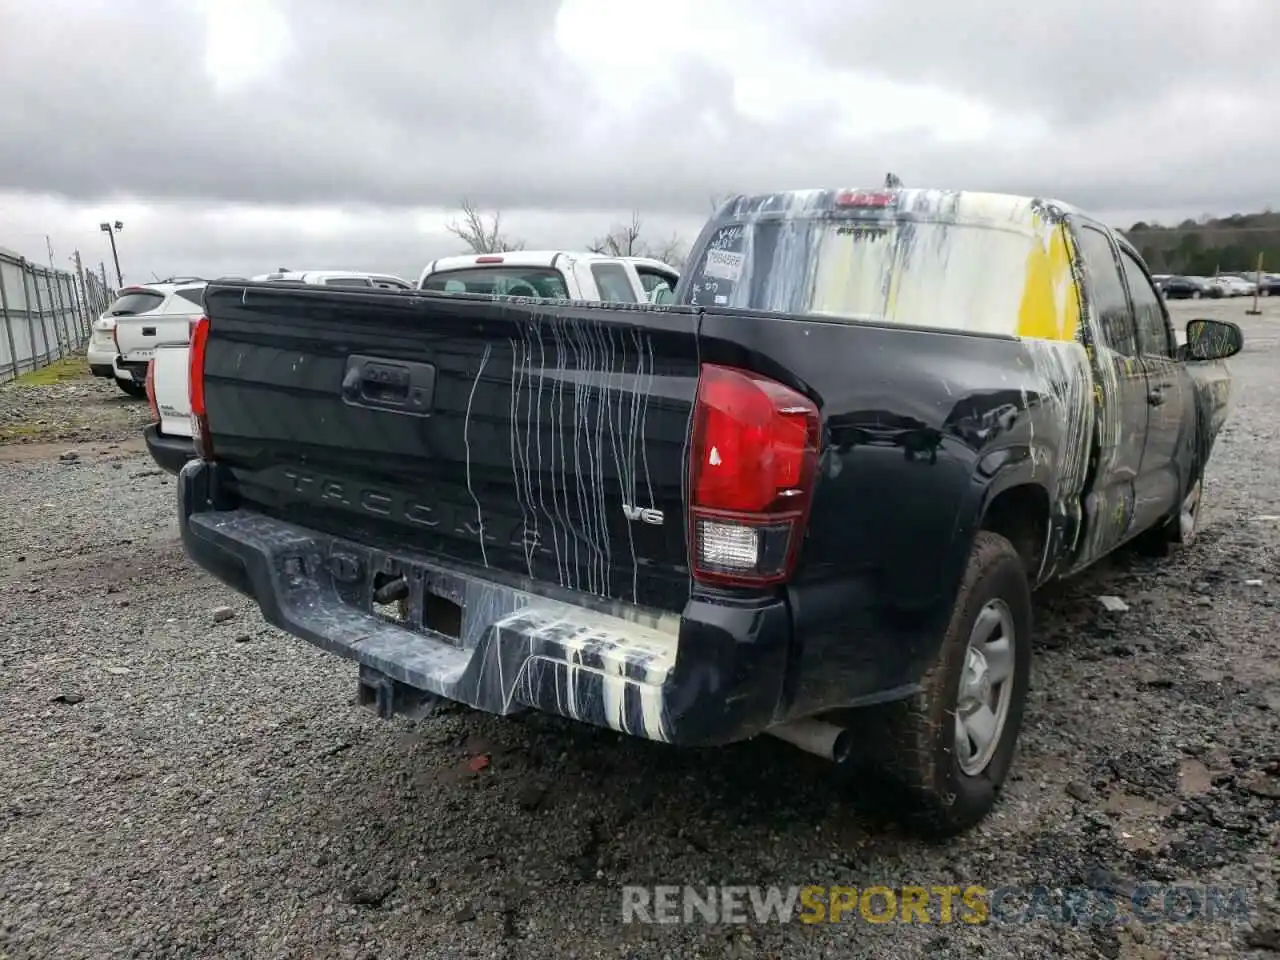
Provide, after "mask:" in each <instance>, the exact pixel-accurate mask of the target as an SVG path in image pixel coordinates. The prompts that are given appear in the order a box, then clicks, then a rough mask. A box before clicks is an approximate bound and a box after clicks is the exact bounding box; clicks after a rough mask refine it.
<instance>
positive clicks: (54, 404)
mask: <svg viewBox="0 0 1280 960" xmlns="http://www.w3.org/2000/svg"><path fill="white" fill-rule="evenodd" d="M150 419H151V414H150V410H149V408H148V406H147V402H146V401H145V400H139V399H137V398H135V397H130V396H127V395H126V394H125V393H124V391H122V390H121V389H120V388H119V387H118V386H116V384H115V383H114V382H113V381H111V380H106V379H103V378H101V377H94V376H93V375H92V374H90V372H89V365H88V363H87V362H86V361H85V359H84V358H83V357H75V358H72V359H68V360H64V361H62V362H60V363H55V364H52V365H50V366H48V367H43V368H41V369H40V370H36V371H34V372H33V373H29V374H26V375H25V376H22V377H19V378H18V379H17V380H15V381H14V382H12V383H7V384H4V385H3V386H0V450H4V449H5V448H8V447H13V446H16V445H26V444H32V445H47V444H53V443H64V444H75V443H88V442H100V441H115V440H124V439H126V438H129V437H137V436H140V435H141V433H142V428H143V427H144V426H145V425H146V424H147V422H148V421H149V420H150Z"/></svg>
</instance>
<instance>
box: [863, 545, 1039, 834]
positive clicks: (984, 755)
mask: <svg viewBox="0 0 1280 960" xmlns="http://www.w3.org/2000/svg"><path fill="white" fill-rule="evenodd" d="M1031 619H1032V618H1031V589H1030V585H1029V584H1028V581H1027V574H1026V569H1025V567H1024V565H1023V560H1022V558H1021V557H1020V556H1019V554H1018V551H1017V550H1015V549H1014V547H1013V544H1011V543H1010V542H1009V541H1008V540H1006V539H1005V538H1004V537H1002V536H999V535H998V534H995V533H991V532H989V531H985V530H984V531H980V532H979V533H978V535H977V537H976V538H975V539H974V545H973V550H972V552H971V553H970V555H969V563H968V566H967V567H966V569H965V573H964V578H963V580H962V582H961V586H960V592H959V594H958V595H957V597H956V602H955V607H954V608H953V610H952V614H951V622H950V624H949V625H948V628H947V632H946V635H945V637H944V638H943V641H942V646H941V648H940V649H939V651H938V658H937V660H936V661H935V662H934V664H933V666H932V667H930V668H929V670H928V672H927V673H926V674H925V676H924V678H923V680H922V681H921V686H922V690H921V692H920V693H919V694H917V695H916V696H915V697H913V698H911V699H909V700H906V701H902V702H900V703H894V704H888V705H886V706H885V707H883V708H878V709H879V711H880V712H879V713H878V715H877V716H876V717H875V719H874V720H873V721H872V725H873V727H877V728H878V729H875V730H873V731H869V732H870V733H871V734H872V736H873V737H874V739H873V740H872V741H871V743H872V744H874V745H875V746H872V747H871V749H872V751H873V753H874V754H875V756H874V759H873V762H874V763H875V765H876V767H877V768H878V769H877V770H876V772H877V773H878V774H880V776H881V777H882V778H883V779H885V780H887V781H888V782H889V783H890V785H891V786H893V787H895V788H897V789H895V790H894V791H893V793H894V794H895V795H904V799H906V800H907V807H906V812H907V817H908V819H909V821H910V824H911V825H912V826H914V827H915V828H916V829H918V830H919V831H920V832H921V833H924V834H926V835H932V836H937V837H946V836H951V835H954V834H957V833H960V832H962V831H964V830H967V829H969V828H970V827H972V826H974V825H975V824H977V823H978V822H980V821H981V820H982V819H983V818H985V817H986V815H987V814H988V813H989V812H990V811H991V808H992V807H993V806H994V805H995V801H996V798H997V796H998V794H999V792H1000V789H1001V787H1002V786H1003V785H1004V781H1005V778H1006V776H1007V775H1008V772H1009V767H1010V765H1011V763H1012V761H1013V754H1014V748H1015V745H1016V743H1017V739H1018V733H1019V731H1020V730H1021V728H1022V714H1023V709H1024V707H1025V705H1026V697H1027V685H1028V680H1029V677H1030V670H1031Z"/></svg>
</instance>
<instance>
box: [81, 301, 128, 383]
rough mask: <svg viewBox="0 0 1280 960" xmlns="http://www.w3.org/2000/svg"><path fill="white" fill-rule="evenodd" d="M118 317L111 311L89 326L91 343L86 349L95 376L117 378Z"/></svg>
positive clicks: (90, 369) (90, 368)
mask: <svg viewBox="0 0 1280 960" xmlns="http://www.w3.org/2000/svg"><path fill="white" fill-rule="evenodd" d="M115 330H116V318H115V317H113V316H111V314H110V313H103V314H102V315H101V316H99V317H98V318H97V319H96V320H94V321H93V325H92V326H91V327H90V328H89V345H88V347H87V348H86V350H85V354H86V359H88V361H89V372H90V373H91V374H93V375H94V376H95V377H104V378H106V379H107V380H114V379H115V378H116V357H118V356H119V355H120V352H119V351H118V350H116V338H115Z"/></svg>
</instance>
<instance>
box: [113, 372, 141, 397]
mask: <svg viewBox="0 0 1280 960" xmlns="http://www.w3.org/2000/svg"><path fill="white" fill-rule="evenodd" d="M116 386H117V387H119V388H120V389H121V390H123V391H124V392H125V393H127V394H128V395H129V396H131V397H136V398H137V399H139V400H145V399H147V388H146V385H145V384H141V383H134V382H133V381H132V380H121V379H120V378H119V377H116Z"/></svg>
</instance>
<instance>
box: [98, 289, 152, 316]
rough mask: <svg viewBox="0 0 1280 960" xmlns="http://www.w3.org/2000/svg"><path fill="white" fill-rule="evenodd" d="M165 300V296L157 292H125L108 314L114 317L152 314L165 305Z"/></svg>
mask: <svg viewBox="0 0 1280 960" xmlns="http://www.w3.org/2000/svg"><path fill="white" fill-rule="evenodd" d="M164 300H165V297H164V294H163V293H160V292H158V291H156V290H124V291H122V292H121V293H120V295H119V296H118V297H116V299H115V300H114V301H113V302H112V304H111V306H110V307H109V308H108V310H107V312H108V313H109V314H110V315H111V316H113V317H134V316H137V315H138V314H140V313H150V312H151V311H152V310H154V309H156V308H157V307H158V306H160V304H162V303H164Z"/></svg>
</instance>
